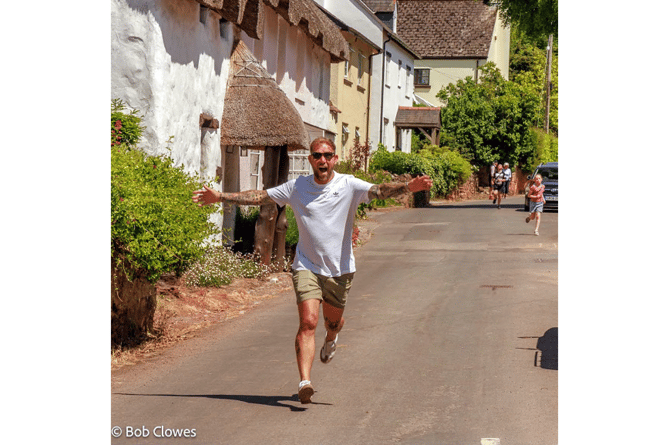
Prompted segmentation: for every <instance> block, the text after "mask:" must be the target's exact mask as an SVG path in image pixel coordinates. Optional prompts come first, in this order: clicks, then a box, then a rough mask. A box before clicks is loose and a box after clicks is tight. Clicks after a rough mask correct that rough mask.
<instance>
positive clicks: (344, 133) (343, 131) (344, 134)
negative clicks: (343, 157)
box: [341, 123, 349, 148]
mask: <svg viewBox="0 0 669 445" xmlns="http://www.w3.org/2000/svg"><path fill="white" fill-rule="evenodd" d="M348 134H349V130H348V124H344V123H342V124H341V145H342V148H343V147H344V145H346V141H348Z"/></svg>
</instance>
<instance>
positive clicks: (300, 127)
mask: <svg viewBox="0 0 669 445" xmlns="http://www.w3.org/2000/svg"><path fill="white" fill-rule="evenodd" d="M221 144H222V145H241V146H263V147H264V146H280V145H287V146H288V150H298V149H305V150H306V149H308V148H309V134H308V133H307V129H306V127H305V126H304V123H303V122H302V118H301V117H300V114H299V113H298V112H297V109H296V108H295V105H293V103H292V102H291V101H290V99H288V97H287V96H286V94H285V93H284V92H283V91H282V90H281V88H279V85H277V83H276V82H275V81H274V79H273V78H272V76H270V74H269V73H268V72H267V70H265V68H263V66H262V65H261V64H260V62H258V60H257V59H256V58H255V57H254V56H253V54H252V53H251V51H250V50H249V49H248V47H247V46H246V45H245V44H244V42H242V41H239V42H237V44H236V47H235V49H234V51H233V52H232V56H231V57H230V75H229V77H228V88H227V91H226V93H225V104H224V107H223V116H222V118H221Z"/></svg>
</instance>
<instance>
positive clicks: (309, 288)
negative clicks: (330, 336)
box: [293, 270, 353, 309]
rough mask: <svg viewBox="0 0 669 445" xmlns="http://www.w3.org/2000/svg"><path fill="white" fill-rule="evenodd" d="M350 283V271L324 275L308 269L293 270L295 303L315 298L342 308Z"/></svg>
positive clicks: (344, 304)
mask: <svg viewBox="0 0 669 445" xmlns="http://www.w3.org/2000/svg"><path fill="white" fill-rule="evenodd" d="M352 283H353V274H352V273H347V274H344V275H342V276H340V277H326V276H323V275H319V274H315V273H313V272H312V271H310V270H294V271H293V286H294V287H295V296H296V297H297V304H300V303H301V302H303V301H305V300H309V299H312V298H315V299H318V300H321V301H325V302H326V303H328V304H330V305H332V306H334V307H336V308H339V309H344V307H345V306H346V298H347V297H348V292H349V290H350V289H351V284H352Z"/></svg>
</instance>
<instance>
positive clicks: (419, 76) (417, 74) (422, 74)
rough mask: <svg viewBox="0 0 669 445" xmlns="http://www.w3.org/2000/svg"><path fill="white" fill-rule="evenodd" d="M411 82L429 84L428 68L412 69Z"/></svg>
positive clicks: (420, 84) (419, 84)
mask: <svg viewBox="0 0 669 445" xmlns="http://www.w3.org/2000/svg"><path fill="white" fill-rule="evenodd" d="M413 84H414V85H418V86H430V69H429V68H416V69H415V70H414V76H413Z"/></svg>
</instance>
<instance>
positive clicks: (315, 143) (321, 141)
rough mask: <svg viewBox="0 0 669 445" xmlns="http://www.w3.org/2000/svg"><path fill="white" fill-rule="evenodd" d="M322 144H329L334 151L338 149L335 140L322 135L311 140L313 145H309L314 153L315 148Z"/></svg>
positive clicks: (310, 151) (310, 150)
mask: <svg viewBox="0 0 669 445" xmlns="http://www.w3.org/2000/svg"><path fill="white" fill-rule="evenodd" d="M321 144H325V145H327V146H328V147H330V148H331V149H332V151H333V152H335V151H337V149H336V148H335V144H334V142H332V141H331V140H330V139H328V138H323V137H320V138H316V139H314V140H313V141H311V145H309V153H313V152H314V150H315V149H316V148H317V147H318V146H319V145H321Z"/></svg>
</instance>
